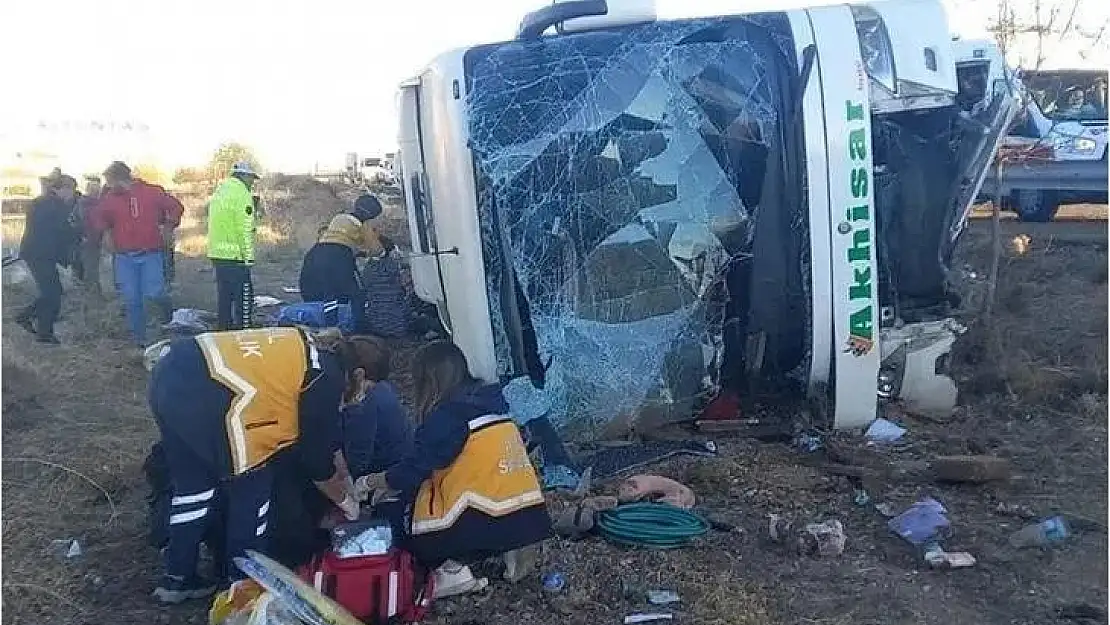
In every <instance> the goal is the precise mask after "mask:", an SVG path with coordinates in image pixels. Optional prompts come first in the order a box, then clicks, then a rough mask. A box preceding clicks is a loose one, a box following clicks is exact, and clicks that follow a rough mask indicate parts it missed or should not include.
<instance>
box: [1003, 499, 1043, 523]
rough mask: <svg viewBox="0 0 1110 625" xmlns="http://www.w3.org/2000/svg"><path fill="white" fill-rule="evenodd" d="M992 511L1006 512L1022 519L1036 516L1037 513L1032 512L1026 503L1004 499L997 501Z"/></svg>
mask: <svg viewBox="0 0 1110 625" xmlns="http://www.w3.org/2000/svg"><path fill="white" fill-rule="evenodd" d="M994 511H995V512H997V513H999V514H1008V515H1011V516H1016V517H1020V518H1023V519H1032V518H1036V516H1037V513H1036V512H1033V509H1032V508H1030V507H1029V506H1027V505H1024V504H1019V503H1006V502H1004V501H1000V502H998V505H997V506H995V508H994Z"/></svg>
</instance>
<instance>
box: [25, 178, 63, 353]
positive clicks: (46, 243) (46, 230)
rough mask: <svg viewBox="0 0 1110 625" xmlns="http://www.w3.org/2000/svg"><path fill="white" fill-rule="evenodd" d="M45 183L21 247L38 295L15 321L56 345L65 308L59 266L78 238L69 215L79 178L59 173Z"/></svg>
mask: <svg viewBox="0 0 1110 625" xmlns="http://www.w3.org/2000/svg"><path fill="white" fill-rule="evenodd" d="M43 182H44V185H45V186H44V187H43V194H42V195H41V196H39V197H37V198H35V201H34V202H32V203H31V208H30V210H29V211H28V213H27V222H26V226H25V228H24V230H23V240H22V241H21V242H20V246H19V256H20V258H22V259H23V262H25V263H27V268H28V269H29V270H30V272H31V277H33V278H34V279H35V286H36V287H37V288H38V291H39V295H38V297H36V298H35V301H34V302H32V303H31V305H30V306H28V307H27V308H25V309H24V310H23V312H21V313H20V314H19V316H18V317H16V322H17V323H19V325H21V326H23V327H24V328H26V329H27V330H28V331H30V332H33V333H35V335H36V340H37V341H38V342H40V343H44V344H48V345H57V344H58V339H57V337H56V336H55V335H54V323H55V322H56V321H57V320H58V313H59V312H61V309H62V281H61V278H60V276H59V275H58V265H59V264H66V263H68V262H69V258H70V254H71V252H72V250H73V243H74V241H75V240H76V232H75V231H74V229H73V227H72V226H71V224H70V215H71V214H72V212H73V201H74V199H75V197H76V193H77V181H76V180H74V179H73V178H72V177H70V176H65V175H61V174H58V175H51V176H50V177H48V178H46V179H44V181H43Z"/></svg>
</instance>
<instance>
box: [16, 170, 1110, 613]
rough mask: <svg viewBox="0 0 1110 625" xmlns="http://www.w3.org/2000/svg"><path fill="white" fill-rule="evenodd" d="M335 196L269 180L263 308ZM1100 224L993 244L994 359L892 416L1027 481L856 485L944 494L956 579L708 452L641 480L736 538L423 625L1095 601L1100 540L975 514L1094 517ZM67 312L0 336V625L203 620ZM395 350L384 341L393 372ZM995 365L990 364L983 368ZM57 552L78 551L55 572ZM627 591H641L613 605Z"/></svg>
mask: <svg viewBox="0 0 1110 625" xmlns="http://www.w3.org/2000/svg"><path fill="white" fill-rule="evenodd" d="M325 186H326V185H325ZM353 196H354V192H353V191H351V190H346V189H340V190H338V191H337V190H335V189H331V188H321V186H320V185H319V183H315V182H314V181H305V180H302V179H288V180H277V181H275V182H274V184H273V185H272V186H271V187H269V188H267V189H264V190H263V197H264V200H265V201H266V202H267V206H268V211H267V214H266V217H265V222H264V223H265V226H266V228H267V230H265V232H266V234H265V235H264V236H265V237H266V238H265V248H264V249H263V250H260V254H259V256H260V262H259V263H258V264H257V265H256V281H257V282H258V284H259V292H261V293H265V292H268V291H269V292H275V291H276V294H279V295H280V290H278V287H279V286H280V285H282V284H288V283H291V282H295V276H296V271H297V268H298V261H299V255H300V253H301V252H302V251H303V249H304V248H305V247H307V245H308V244H310V243H311V242H312V241H314V240H315V233H316V229H317V228H318V226H319V225H320V223H322V221H323V220H324V219H327V218H328V217H330V216H331V215H332V214H334V213H335V212H337V211H339V210H343V209H345V208H346V207H347V206H349V203H350V201H351V200H352V199H353ZM196 204H197V202H196V201H193V202H190V208H191V212H190V214H191V215H192V216H193V217H192V218H191V219H190V220H189V221H188V222H187V223H186V224H185V225H184V226H183V228H182V232H181V236H180V237H179V240H178V249H179V251H180V252H181V253H182V254H183V256H185V257H184V258H183V259H182V262H181V264H180V265H179V278H178V284H177V287H176V289H175V297H177V298H178V304H179V305H181V306H191V307H199V308H210V307H211V301H212V297H213V294H214V288H213V286H212V278H211V275H210V273H209V268H208V264H207V262H206V261H205V260H204V259H203V253H202V252H203V246H202V245H201V243H198V241H203V238H200V239H197V238H194V237H198V236H201V233H200V231H199V230H200V228H202V226H203V221H202V220H200V219H197V218H196V217H195V215H196V212H195V210H196ZM382 222H383V226H382V230H383V231H384V232H385V233H386V234H389V235H390V236H393V237H395V239H396V240H397V241H398V242H401V243H403V242H404V231H403V229H402V227H403V219H402V217H401V215H400V214H399V213H397V212H394V211H390V212H387V214H386V215H385V216H383V218H382ZM4 225H5V230H4V233H5V236H8V233H9V230H10V231H11V232H16V227H15V226H14V222H12V223H11V224H10V223H9V222H8V220H5V223H4ZM980 226H981V224H980ZM1016 227H1021V226H1020V225H1018V226H1016ZM1101 227H1102V228H1103V230H1102V232H1103V235H1102V243H1101V246H1100V245H1099V244H1098V243H1097V241H1096V242H1095V243H1091V242H1086V243H1083V244H1081V245H1079V244H1070V243H1069V244H1062V239H1061V238H1060V237H1057V238H1054V239H1052V240H1051V241H1049V240H1047V239H1046V238H1045V237H1044V236H1043V235H1042V234H1039V233H1038V232H1034V231H1033V230H1032V229H1031V230H1030V232H1033V234H1031V235H1030V238H1031V247H1030V250H1029V251H1028V252H1026V253H1025V254H1021V255H1017V254H1014V253H1013V252H1008V254H1007V257H1006V259H1005V263H1004V265H1003V270H1002V274H1001V277H1000V282H999V289H998V292H999V305H998V306H997V307H996V315H995V318H994V319H993V320H992V324H993V326H992V327H993V328H994V329H996V330H997V332H996V333H995V334H994V335H993V336H994V337H996V338H993V339H990V340H993V341H994V342H995V343H994V344H995V347H992V348H991V349H996V350H997V351H996V352H989V351H988V349H987V343H986V341H987V340H988V338H989V337H990V336H992V335H990V334H986V333H984V332H982V326H980V327H979V328H976V329H973V331H972V333H971V335H969V336H968V337H966V340H965V341H963V342H962V343H961V347H960V349H961V351H960V355H959V358H958V359H957V360H958V363H957V364H958V367H957V369H958V371H959V373H960V375H961V376H964V378H965V379H964V383H963V391H964V399H963V404H964V405H963V406H962V407H961V409H960V413H959V414H958V415H957V417H958V418H957V419H956V420H954V421H953V422H952V423H947V424H944V425H935V424H930V423H927V422H924V421H912V420H911V421H909V422H907V423H906V425H907V426H908V427H909V428H910V435H909V437H910V440H911V441H912V442H913V444H914V445H915V446H916V449H917V450H919V451H920V452H921V453H922V454H929V453H939V452H944V453H967V448H968V447H969V446H971V445H972V444H974V445H976V446H979V447H984V448H986V449H988V450H989V451H990V452H991V453H996V454H999V455H1003V456H1005V457H1008V458H1010V459H1012V460H1013V461H1014V463H1015V465H1016V467H1017V468H1018V470H1019V471H1021V472H1022V473H1023V474H1024V475H1025V479H1024V480H1023V481H1021V482H1017V483H1015V484H1014V485H1013V486H1007V485H1001V486H997V487H993V486H992V487H983V488H981V489H970V488H958V487H952V488H945V489H941V488H939V487H933V486H932V485H930V486H928V487H927V488H923V489H913V488H909V487H895V488H892V489H889V490H887V491H882V490H876V491H874V492H872V497H873V498H874V499H875V500H876V501H878V500H881V499H882V500H891V501H897V502H899V503H903V502H907V501H912V500H913V498H914V497H917V496H920V495H922V494H931V495H935V496H938V497H940V498H942V499H943V501H944V502H945V504H946V505H947V506H949V508H950V509H951V510H952V511H953V519H954V522H955V524H956V526H957V528H958V529H957V536H956V540H957V542H956V543H955V546H958V547H960V548H967V549H969V550H971V551H972V552H973V553H975V555H976V556H977V557H980V563H979V564H978V565H977V567H976V568H974V569H969V570H967V571H960V572H958V574H956V573H957V572H943V571H928V570H923V569H922V567H921V564H920V562H919V561H918V560H917V559H916V558H915V556H913V554H912V553H910V550H909V549H907V548H906V547H905V546H904V545H902V544H901V543H900V542H899V541H897V540H896V539H894V538H892V537H890V536H889V534H888V532H887V530H886V528H885V525H884V522H885V521H884V520H883V519H881V518H878V515H877V513H875V512H874V511H873V510H871V509H870V508H865V507H859V506H855V505H854V504H852V497H853V494H854V488H853V486H852V485H850V484H848V483H846V482H844V481H843V480H842V479H839V478H834V477H830V476H828V475H825V474H823V473H822V472H821V471H820V470H819V469H818V468H816V467H813V466H800V464H799V458H798V456H797V454H796V452H794V451H793V450H791V449H790V448H788V447H786V446H781V445H763V444H757V443H754V442H752V441H744V440H739V441H728V440H722V441H719V443H720V444H721V448H722V456H723V457H722V458H721V459H719V460H714V461H690V460H678V461H673V462H669V463H665V464H663V465H660V466H657V467H653V468H652V471H653V472H656V473H658V474H660V475H667V476H671V477H675V478H676V479H680V480H684V481H686V482H687V483H689V484H690V485H691V486H692V487H693V488H694V489H695V490H696V492H697V495H698V498H699V502H700V505H703V506H704V509H705V510H706V511H708V512H709V513H711V514H713V515H714V516H715V517H716V518H719V519H721V520H724V521H727V522H729V523H734V524H736V525H737V526H738V527H739V528H740V530H741V531H738V532H733V533H729V534H720V533H713V534H710V535H709V536H707V537H706V538H705V539H704V541H703V542H701V543H699V544H698V545H697V546H695V547H692V548H689V549H683V550H679V551H672V552H647V551H635V550H622V549H616V548H614V547H612V546H610V545H608V544H606V543H604V542H602V541H600V540H596V539H595V540H585V541H581V542H569V541H563V540H553V541H551V542H550V543H549V544H548V546H547V548H546V549H545V560H544V570H548V571H561V572H564V573H565V574H566V575H567V577H568V578H569V582H570V583H569V586H568V591H567V594H566V600H567V602H566V605H565V606H563V607H564V608H567V609H569V612H568V613H566V614H564V613H562V612H560V611H559V610H558V609H555V608H553V606H552V605H549V604H548V603H546V602H545V601H544V600H543V599H542V598H541V597H542V594H541V591H540V588H539V585H538V581H537V580H530V581H528V582H526V583H525V584H524V585H523V586H522V587H517V588H509V587H507V586H504V585H497V586H496V587H495V589H494V591H493V592H492V593H490V594H483V595H478V596H475V597H468V598H465V599H459V600H456V601H450V602H443V603H441V604H440V606H439V610H438V612H437V615H436V616H434V617H433V618H432V619H431V620H432V622H437V623H443V624H445V625H446V624H451V623H461V622H466V621H469V620H472V619H477V622H481V623H489V624H490V625H493V624H497V623H533V622H534V623H542V624H552V625H553V624H555V623H560V624H562V623H575V624H578V623H581V624H582V625H594V624H596V623H615V622H620V620H621V618H622V617H623V616H624V615H626V614H628V613H630V612H633V611H656V609H655V608H652V607H651V606H648V605H646V604H645V602H644V601H643V593H642V592H639V591H642V590H643V589H645V588H669V589H673V590H676V591H678V592H679V593H680V595H681V597H682V603H681V604H680V605H679V606H676V607H674V611H675V613H676V615H677V619H678V620H679V621H680V622H684V623H696V624H712V625H718V624H719V625H725V624H729V625H731V624H738V625H772V624H778V623H783V624H785V623H806V624H817V623H820V624H822V625H841V624H843V625H847V624H848V623H869V624H878V623H884V624H885V623H932V624H938V625H939V624H941V623H944V624H948V623H963V622H975V623H982V624H984V625H996V624H998V625H1000V624H1002V623H1006V624H1012V623H1037V624H1038V625H1040V624H1043V623H1052V622H1054V620H1053V617H1052V616H1051V614H1052V612H1051V608H1052V605H1053V604H1054V602H1056V601H1058V600H1061V601H1062V600H1066V601H1087V602H1090V603H1093V604H1096V605H1097V604H1103V603H1104V602H1105V598H1106V590H1105V584H1104V580H1105V578H1106V570H1105V567H1106V561H1105V557H1104V555H1105V552H1106V537H1105V535H1104V534H1099V533H1097V532H1096V533H1092V532H1086V533H1081V534H1080V535H1079V536H1077V537H1076V539H1075V541H1074V544H1070V545H1069V546H1066V547H1064V548H1062V549H1060V550H1057V551H1056V552H1052V553H1048V554H1045V553H1042V552H1037V553H1034V552H1020V553H1018V552H1013V551H1010V550H1007V547H1006V542H1005V537H1006V535H1007V533H1008V532H1010V531H1012V530H1013V529H1014V527H1013V525H1012V523H1013V520H1012V519H1005V518H999V516H998V515H997V514H995V513H994V512H993V511H994V510H995V508H996V506H997V504H998V503H999V502H1000V501H1004V502H1007V503H1016V504H1022V505H1026V506H1029V507H1030V508H1032V509H1034V510H1036V511H1037V513H1038V514H1049V513H1054V512H1059V511H1063V510H1066V511H1069V512H1073V513H1075V514H1078V515H1083V516H1086V517H1089V518H1105V516H1106V499H1105V487H1106V472H1105V467H1106V449H1105V441H1106V436H1107V433H1106V417H1107V395H1106V375H1107V374H1106V361H1107V354H1106V336H1107V332H1106V331H1107V327H1106V324H1107V312H1106V297H1107V293H1106V289H1107V286H1106V272H1105V266H1106V245H1105V226H1104V225H1103V226H1101ZM1088 228H1090V227H1089V226H1088ZM1050 231H1051V232H1059V229H1052V230H1050ZM1085 232H1086V231H1085ZM15 236H16V237H18V235H15ZM983 236H984V233H983V228H981V227H973V228H972V230H971V231H969V232H968V233H967V234H966V235H965V239H964V241H963V243H962V248H963V253H962V257H961V261H960V263H961V264H964V263H966V264H968V265H970V266H972V267H973V268H975V269H976V270H978V271H979V272H982V270H983V268H985V266H986V264H985V262H984V261H985V257H984V250H985V249H988V247H987V246H986V245H984V240H983ZM1084 236H1086V235H1084ZM5 241H6V242H7V241H8V239H7V238H6V239H5ZM193 254H196V256H195V257H194V256H193ZM105 283H106V284H107V280H105ZM981 286H982V285H981V283H979V282H976V281H974V280H972V281H970V282H969V283H968V284H967V285H966V288H965V290H966V292H967V297H966V300H965V301H966V302H967V304H968V307H969V309H971V310H975V309H976V307H977V305H978V303H979V300H977V299H976V298H977V297H979V296H980V295H979V293H980V291H981ZM28 287H29V285H21V286H5V288H4V291H3V307H4V317H5V319H10V318H11V316H12V314H13V311H14V309H15V308H16V307H17V306H19V305H20V304H22V303H24V302H25V301H26V300H27V299H28V298H29V296H30V292H29V288H28ZM64 314H65V317H66V318H65V320H64V321H63V322H62V324H61V326H60V334H61V337H62V339H63V341H64V342H65V344H64V345H63V346H61V347H58V348H55V349H53V350H47V349H44V348H42V347H40V346H38V345H35V344H33V343H32V342H31V340H30V337H29V336H27V335H26V334H25V333H23V332H22V330H20V329H19V328H17V327H16V326H14V325H13V324H12V323H10V322H5V324H4V325H3V332H2V336H0V339H2V343H3V349H2V356H3V371H2V377H3V417H2V418H3V443H2V444H3V449H2V452H3V458H4V462H3V463H2V469H3V500H2V530H3V531H2V533H3V543H4V552H3V565H4V573H5V577H4V585H3V593H2V594H3V623H4V624H5V625H7V624H11V625H16V624H19V625H23V624H26V625H50V624H59V625H61V624H66V625H70V624H74V625H93V624H97V625H99V624H103V623H157V624H158V625H168V624H172V623H182V624H184V623H188V624H189V625H196V624H197V623H201V622H203V606H198V605H192V606H186V607H182V608H175V609H165V608H160V607H158V606H156V605H154V604H153V603H152V602H151V601H150V600H149V599H147V598H146V594H147V593H148V592H149V590H150V588H151V587H152V585H153V584H154V582H155V580H156V576H157V574H158V572H159V570H160V567H159V563H158V558H157V554H156V552H155V551H154V550H153V549H150V548H147V547H146V545H145V533H146V518H145V514H146V505H145V501H144V495H145V494H146V488H145V484H144V481H143V478H142V474H141V463H142V460H143V458H144V456H145V454H146V453H147V450H148V449H149V445H150V444H151V443H152V442H153V440H154V438H155V436H156V428H155V427H154V425H153V423H152V420H151V419H150V416H149V413H148V410H147V407H146V395H145V394H146V386H147V384H146V373H145V371H144V370H143V369H142V366H141V364H140V360H139V354H138V353H137V352H136V351H135V350H134V349H132V348H130V347H129V346H128V345H127V341H126V337H125V335H124V330H123V323H122V320H121V319H120V318H119V312H118V305H117V303H116V302H114V301H111V300H107V301H103V302H97V301H85V300H81V299H80V298H78V297H76V294H75V293H74V292H73V291H72V290H71V291H70V292H69V295H68V296H67V300H66V304H65V313H64ZM411 351H412V350H411V346H401V347H400V348H399V349H398V353H397V360H396V363H395V364H396V365H397V366H396V369H397V370H398V371H399V372H401V371H403V369H404V368H405V367H406V366H407V359H408V358H409V357H410V356H411ZM996 353H997V354H1001V355H1002V356H1003V357H1002V358H1000V359H997V360H996V359H995V356H993V354H996ZM400 377H401V380H400V382H401V386H402V391H403V392H406V391H407V385H406V384H405V380H404V376H400ZM772 512H773V513H776V514H782V515H785V516H788V517H789V518H791V519H793V520H795V521H798V522H802V521H804V522H812V521H820V520H822V519H825V518H839V519H842V520H843V522H844V525H845V528H846V530H847V532H848V535H849V542H848V552H847V553H846V554H845V555H844V556H843V557H841V558H838V559H828V560H819V559H813V558H808V559H807V558H800V557H798V555H797V554H796V553H793V552H788V551H787V550H784V549H783V548H781V547H780V546H777V545H773V544H769V543H768V542H767V541H766V540H765V539H763V538H762V532H763V531H764V528H765V524H766V518H767V515H768V514H769V513H772ZM72 539H77V540H79V541H80V544H81V547H82V549H83V550H84V553H83V555H81V556H80V557H78V558H74V559H66V558H65V557H64V551H65V549H66V548H68V544H69V541H70V540H72ZM55 541H61V542H55ZM626 586H627V587H634V588H637V589H639V591H638V592H636V593H632V594H631V595H630V594H628V593H627V592H626V590H625V587H626ZM1032 591H1035V593H1034V592H1032ZM668 611H670V610H669V609H668Z"/></svg>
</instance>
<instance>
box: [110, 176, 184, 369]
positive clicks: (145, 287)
mask: <svg viewBox="0 0 1110 625" xmlns="http://www.w3.org/2000/svg"><path fill="white" fill-rule="evenodd" d="M104 182H105V186H106V187H107V191H106V192H105V193H104V194H103V195H102V196H101V199H100V202H99V203H98V204H97V205H96V206H95V207H94V208H93V210H92V214H91V217H90V219H89V223H90V230H91V232H90V236H91V237H92V238H93V239H94V244H95V245H97V246H99V244H100V240H101V237H102V236H103V234H104V232H107V231H111V233H112V247H113V249H114V250H115V273H116V284H117V285H119V290H120V295H121V296H122V298H123V302H124V306H125V310H126V313H127V323H128V325H129V326H130V329H131V336H132V338H133V339H134V340H135V342H136V343H138V344H139V346H140V347H146V346H147V340H146V311H145V304H146V302H147V301H149V302H151V303H152V304H154V305H155V307H156V308H157V310H158V317H159V321H160V322H161V323H163V324H165V323H169V321H170V317H171V315H172V314H173V307H172V305H171V304H170V301H169V296H168V295H167V292H166V275H165V251H164V249H163V247H164V238H163V232H164V230H166V229H170V230H172V229H174V228H176V227H177V226H178V225H180V224H181V216H182V214H183V213H184V212H185V209H184V207H183V206H182V205H181V202H178V201H177V199H176V198H175V197H173V196H172V195H170V194H169V193H166V190H165V189H163V188H162V187H159V186H157V185H153V184H148V183H146V182H143V181H142V180H136V179H135V178H133V177H132V175H131V168H129V167H128V166H127V165H125V164H123V163H121V162H119V161H116V162H114V163H112V164H111V165H109V166H108V168H107V169H106V170H104Z"/></svg>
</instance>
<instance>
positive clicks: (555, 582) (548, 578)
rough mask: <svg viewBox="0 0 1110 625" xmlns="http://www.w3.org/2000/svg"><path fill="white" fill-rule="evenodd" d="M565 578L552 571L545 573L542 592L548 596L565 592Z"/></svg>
mask: <svg viewBox="0 0 1110 625" xmlns="http://www.w3.org/2000/svg"><path fill="white" fill-rule="evenodd" d="M566 587H567V576H566V575H564V574H562V573H560V572H558V571H552V572H551V573H545V574H544V576H543V591H544V592H546V593H549V594H559V593H561V592H563V591H564V590H566Z"/></svg>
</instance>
